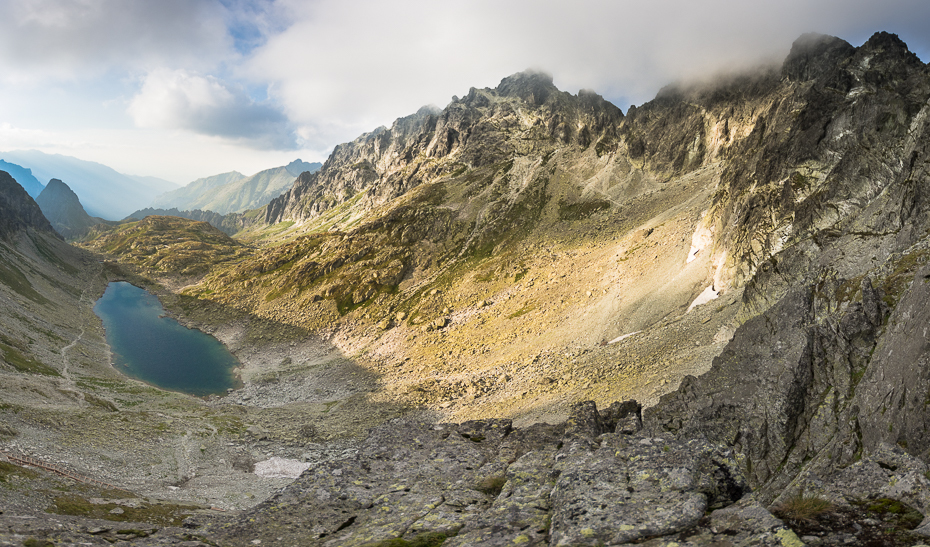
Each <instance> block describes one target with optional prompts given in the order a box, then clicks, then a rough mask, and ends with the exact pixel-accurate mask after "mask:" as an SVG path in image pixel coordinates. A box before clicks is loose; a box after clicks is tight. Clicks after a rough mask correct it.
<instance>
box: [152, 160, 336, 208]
mask: <svg viewBox="0 0 930 547" xmlns="http://www.w3.org/2000/svg"><path fill="white" fill-rule="evenodd" d="M322 165H323V164H321V163H307V162H305V161H301V160H299V159H298V160H294V161H292V162H291V163H289V164H287V165H286V166H283V167H275V168H273V169H266V170H264V171H259V172H258V173H255V174H254V175H252V176H249V177H247V176H245V175H243V174H242V173H239V172H237V171H230V172H229V173H222V174H219V175H213V176H211V177H205V178H201V179H197V180H195V181H194V182H191V183H190V184H188V185H187V186H184V187H183V188H178V189H177V190H172V191H170V192H166V193H164V194H162V195H160V196H158V197H156V198H155V199H154V200H153V201H152V207H153V208H155V209H178V210H181V211H193V210H197V209H200V210H203V211H213V212H216V213H219V214H221V215H225V214H227V213H241V212H243V211H247V210H249V209H255V208H258V207H262V206H264V205H266V204H267V203H268V202H270V201H271V200H272V199H274V198H276V197H278V196H279V195H281V194H282V193H284V192H285V191H287V190H288V189H290V187H291V186H292V185H293V184H294V180H295V179H296V178H297V177H298V176H300V174H301V173H303V172H310V173H315V172H316V171H319V169H320V168H321V167H322Z"/></svg>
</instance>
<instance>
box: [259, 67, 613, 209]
mask: <svg viewBox="0 0 930 547" xmlns="http://www.w3.org/2000/svg"><path fill="white" fill-rule="evenodd" d="M622 118H623V113H622V112H621V111H620V109H619V108H617V107H616V106H614V105H612V104H610V103H609V102H607V101H606V100H604V99H603V98H602V97H601V96H599V95H597V94H596V93H593V92H587V91H586V92H582V93H579V94H578V96H577V97H575V96H572V95H570V94H568V93H564V92H560V91H559V90H558V89H557V88H556V87H555V86H554V85H553V83H552V77H551V76H549V75H547V74H543V73H539V72H522V73H519V74H514V75H513V76H509V77H507V78H504V79H503V80H502V81H501V83H500V84H499V85H498V86H497V88H495V89H480V90H479V89H475V88H472V89H471V90H470V91H469V93H468V95H467V96H465V97H464V98H462V99H458V98H455V99H453V101H452V102H451V103H450V104H449V105H448V106H447V107H446V108H445V109H442V110H440V109H438V108H436V107H433V106H427V107H424V108H421V109H420V110H419V111H417V112H416V113H415V114H413V115H410V116H407V117H403V118H398V119H397V120H396V121H395V122H394V123H393V124H392V125H391V127H390V128H386V127H379V128H378V129H375V130H374V131H372V132H371V133H366V134H364V135H362V136H360V137H359V138H357V139H355V140H354V141H352V142H349V143H343V144H340V145H338V146H336V147H335V148H334V149H333V153H332V154H331V155H330V157H329V158H328V159H327V160H326V163H324V165H323V167H322V169H321V170H320V171H319V172H318V173H315V174H309V175H308V174H306V173H305V174H303V175H302V176H301V177H300V178H298V180H297V181H296V182H295V184H294V187H293V188H292V189H291V190H290V191H289V192H287V193H285V194H283V195H282V196H280V197H279V198H277V199H275V200H274V201H272V202H271V203H270V204H269V206H268V208H267V209H266V217H265V219H266V222H268V223H275V222H279V221H281V220H286V219H290V220H295V221H307V220H312V219H314V218H316V217H319V216H320V215H321V214H322V213H323V212H324V211H326V210H328V209H330V208H332V207H334V206H336V205H339V204H340V203H342V202H344V201H346V200H347V199H350V198H353V197H355V196H357V195H358V194H359V193H361V192H366V191H368V190H369V189H371V191H370V192H368V195H367V196H366V199H365V200H364V201H363V202H362V203H363V207H368V208H370V207H373V206H377V205H380V204H383V203H386V202H387V201H388V200H390V199H393V198H396V197H398V196H400V195H402V194H403V193H404V192H407V191H408V190H410V189H412V188H414V187H416V186H418V185H420V184H422V183H424V182H427V181H431V180H436V178H437V177H441V176H444V175H448V174H451V173H455V172H459V171H460V170H461V169H462V168H477V167H483V166H487V165H492V164H496V163H500V162H504V161H508V160H511V159H513V158H514V157H515V155H516V154H518V151H520V152H519V153H520V154H526V153H527V152H529V153H531V154H532V155H538V156H539V157H540V158H541V157H543V156H544V155H545V153H546V152H549V151H550V150H549V149H551V151H553V152H554V150H555V148H557V147H558V146H559V145H569V144H571V145H578V146H579V147H580V148H581V149H586V148H588V146H590V145H591V144H593V143H595V142H598V141H599V140H601V139H603V138H607V137H605V136H606V135H607V134H608V133H609V134H611V135H613V134H614V133H615V132H616V130H617V126H618V124H619V122H620V121H621V120H622ZM492 120H493V121H492ZM607 139H608V140H610V141H611V142H613V141H615V140H616V139H615V136H613V137H609V138H607ZM529 143H532V144H531V145H530V146H531V147H532V148H535V149H533V150H524V149H525V148H526V147H527V145H528V144H529ZM543 148H545V149H546V150H543ZM436 160H438V161H436Z"/></svg>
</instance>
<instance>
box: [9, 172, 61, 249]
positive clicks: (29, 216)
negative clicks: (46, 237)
mask: <svg viewBox="0 0 930 547" xmlns="http://www.w3.org/2000/svg"><path fill="white" fill-rule="evenodd" d="M30 228H31V229H35V230H40V231H43V232H49V233H55V229H54V228H52V225H51V224H50V223H49V221H48V219H47V218H45V215H43V214H42V210H41V209H40V208H39V206H38V205H37V204H36V202H35V201H34V200H33V199H32V198H31V197H29V194H27V193H26V190H25V189H23V187H22V186H20V184H19V183H18V182H16V180H14V179H13V177H11V176H10V174H9V173H7V172H6V171H0V238H2V239H4V240H7V241H10V240H11V239H12V238H13V236H15V235H16V234H18V233H19V232H22V231H24V230H27V229H30ZM55 235H56V237H58V238H61V236H60V235H58V234H57V233H56V234H55Z"/></svg>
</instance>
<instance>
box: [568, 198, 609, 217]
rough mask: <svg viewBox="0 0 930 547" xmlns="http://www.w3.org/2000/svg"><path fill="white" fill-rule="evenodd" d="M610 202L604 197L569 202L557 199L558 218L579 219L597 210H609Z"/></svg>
mask: <svg viewBox="0 0 930 547" xmlns="http://www.w3.org/2000/svg"><path fill="white" fill-rule="evenodd" d="M610 207H611V203H610V202H609V201H607V200H606V199H594V200H590V201H579V202H575V203H569V202H566V201H562V200H560V201H559V220H581V219H585V218H588V217H589V216H591V215H593V214H594V213H597V212H599V211H605V210H610Z"/></svg>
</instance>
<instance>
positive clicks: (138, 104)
mask: <svg viewBox="0 0 930 547" xmlns="http://www.w3.org/2000/svg"><path fill="white" fill-rule="evenodd" d="M128 111H129V114H130V115H131V116H132V117H133V119H134V120H135V123H136V125H137V126H139V127H143V128H159V129H184V130H188V131H192V132H194V133H198V134H201V135H209V136H214V137H221V138H224V139H229V140H232V141H236V142H239V143H241V144H244V145H246V146H250V147H254V148H259V149H285V150H288V149H295V148H297V143H296V141H295V132H294V130H293V128H292V127H291V125H290V122H288V120H287V118H286V117H285V116H284V114H282V113H281V112H280V111H279V110H277V109H276V108H274V107H273V106H270V105H267V104H261V103H257V102H255V101H253V100H252V99H251V98H250V97H249V95H248V93H246V91H245V90H244V89H243V88H242V87H241V86H237V85H231V84H228V83H226V82H223V81H221V80H219V79H217V78H215V77H212V76H204V75H200V74H195V73H192V72H190V71H187V70H155V71H153V72H150V73H149V74H148V75H147V76H146V78H145V82H144V84H143V85H142V89H141V90H140V91H139V93H138V94H137V95H136V96H135V97H134V98H133V99H132V101H131V103H130V105H129V109H128Z"/></svg>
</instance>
